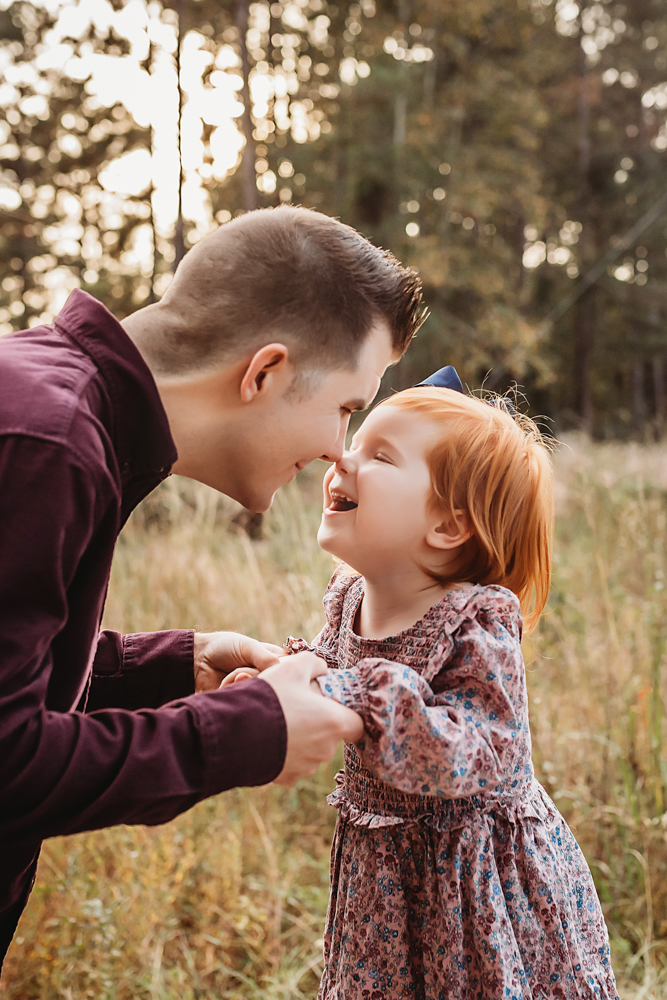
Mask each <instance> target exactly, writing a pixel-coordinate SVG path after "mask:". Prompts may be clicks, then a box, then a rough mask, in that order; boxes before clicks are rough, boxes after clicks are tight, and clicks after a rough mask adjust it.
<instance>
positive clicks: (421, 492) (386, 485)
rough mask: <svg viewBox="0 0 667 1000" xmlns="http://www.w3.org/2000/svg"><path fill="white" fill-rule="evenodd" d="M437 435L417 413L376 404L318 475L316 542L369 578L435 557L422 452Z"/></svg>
mask: <svg viewBox="0 0 667 1000" xmlns="http://www.w3.org/2000/svg"><path fill="white" fill-rule="evenodd" d="M441 434H442V428H438V427H437V426H436V425H435V424H434V423H432V422H431V421H429V420H428V418H425V417H424V416H423V414H413V413H410V412H406V411H405V410H399V409H398V408H396V407H393V406H391V405H389V406H380V407H378V408H377V409H376V410H374V411H373V412H372V413H371V414H370V415H369V416H368V417H367V418H366V420H365V421H364V423H363V425H362V427H361V428H360V429H359V430H358V431H357V433H356V434H355V436H354V438H353V439H352V446H351V448H350V450H349V451H346V452H345V454H344V455H343V457H342V459H341V460H340V461H339V462H336V464H335V465H332V466H331V468H329V469H328V471H327V473H326V475H325V477H324V513H323V515H322V523H321V525H320V530H319V532H318V535H317V540H318V542H319V544H320V545H321V547H322V548H323V549H325V551H327V552H331V553H333V555H335V556H338V558H339V559H343V560H344V561H345V562H346V563H348V564H349V565H350V566H352V567H353V569H356V570H357V571H358V572H360V573H362V574H363V575H364V576H365V577H367V578H369V579H370V578H372V577H377V576H378V574H383V573H394V572H396V571H398V572H401V571H405V570H408V569H412V570H414V568H415V567H416V566H418V565H422V564H423V563H424V559H425V556H427V555H428V554H429V552H430V554H431V555H433V549H431V547H430V546H429V544H428V543H427V536H428V534H429V531H431V530H432V529H433V525H434V522H435V521H436V520H437V517H436V515H435V514H434V512H433V509H432V507H431V506H430V504H429V501H430V497H431V477H430V473H429V469H428V465H427V455H428V454H429V452H430V450H431V448H432V447H433V446H434V445H435V443H436V441H437V439H438V437H439V436H441ZM426 561H428V560H426Z"/></svg>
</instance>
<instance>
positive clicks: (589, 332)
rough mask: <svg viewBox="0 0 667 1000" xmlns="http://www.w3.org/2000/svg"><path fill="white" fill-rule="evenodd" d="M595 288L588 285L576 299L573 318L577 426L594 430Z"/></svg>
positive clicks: (590, 432) (587, 432)
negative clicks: (592, 381) (592, 387)
mask: <svg viewBox="0 0 667 1000" xmlns="http://www.w3.org/2000/svg"><path fill="white" fill-rule="evenodd" d="M595 294H596V293H595V289H594V288H589V290H588V291H587V292H586V294H585V295H582V297H581V298H580V299H579V302H578V303H577V311H576V315H575V320H574V373H573V374H574V393H575V398H574V409H575V413H576V414H577V416H578V418H579V427H580V429H581V430H582V431H584V433H586V434H588V435H590V434H592V432H593V393H592V389H591V369H592V362H593V345H594V340H595Z"/></svg>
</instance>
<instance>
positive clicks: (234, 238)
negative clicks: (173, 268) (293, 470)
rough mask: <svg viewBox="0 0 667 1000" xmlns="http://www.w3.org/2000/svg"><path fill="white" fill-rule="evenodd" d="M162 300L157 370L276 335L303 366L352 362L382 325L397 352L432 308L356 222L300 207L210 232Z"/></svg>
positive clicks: (217, 358)
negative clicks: (426, 308) (348, 223)
mask: <svg viewBox="0 0 667 1000" xmlns="http://www.w3.org/2000/svg"><path fill="white" fill-rule="evenodd" d="M162 306H164V307H168V311H169V315H168V321H166V322H165V323H164V324H161V323H159V322H158V323H155V324H153V325H152V326H151V329H150V331H146V335H145V336H143V337H142V344H141V346H142V350H143V351H144V353H145V356H146V358H147V360H148V362H149V364H150V366H151V369H152V370H153V372H154V374H156V375H158V376H169V375H185V374H190V373H192V372H196V371H199V370H209V369H214V368H216V367H217V366H218V365H220V364H225V363H227V362H229V361H233V360H235V359H236V358H241V357H243V356H244V355H246V354H250V353H252V352H254V351H255V350H258V349H259V348H260V347H262V346H263V345H264V344H266V343H269V342H270V341H271V340H274V339H277V340H280V341H281V342H284V343H285V344H286V346H287V347H288V348H289V350H290V357H291V359H292V362H293V363H294V365H295V367H297V368H298V369H300V370H302V371H304V370H313V371H316V370H334V369H354V368H355V367H356V364H357V363H358V359H359V353H360V351H361V349H362V347H363V344H364V342H365V340H366V338H367V336H368V334H369V333H370V331H371V328H372V327H373V326H374V324H375V323H377V322H378V321H379V322H381V323H385V324H386V326H387V328H388V331H389V333H390V336H391V340H392V344H393V348H394V355H395V357H396V358H399V357H400V356H401V355H402V354H403V352H404V351H405V350H406V348H407V346H408V344H409V343H410V341H411V339H412V337H413V336H414V334H415V332H416V331H417V329H418V328H419V326H420V325H421V323H422V321H423V319H424V312H425V311H424V309H423V306H422V297H421V282H420V280H419V278H418V276H417V274H416V273H415V272H414V271H412V270H409V269H408V268H405V267H403V266H402V265H401V264H400V263H399V262H398V261H397V260H396V258H395V257H394V256H393V255H392V254H391V253H389V252H388V251H386V250H381V249H379V248H378V247H375V246H373V244H372V243H370V242H369V241H368V240H367V239H365V238H364V237H363V236H361V235H360V234H359V233H358V232H356V231H355V230H354V229H352V228H351V227H350V226H346V225H344V224H343V223H341V222H339V221H337V220H336V219H332V218H330V217H329V216H326V215H323V214H322V213H320V212H315V211H311V210H309V209H305V208H293V207H280V208H274V209H260V210H258V211H255V212H249V213H247V214H245V215H242V216H240V217H238V218H237V219H234V220H233V221H232V222H229V223H227V224H226V225H224V226H221V227H220V229H218V230H216V232H214V233H212V234H210V235H209V236H207V237H205V238H204V239H203V240H202V241H201V243H198V244H197V245H196V246H195V247H194V248H193V249H192V250H191V251H190V252H189V253H188V254H186V256H185V257H184V258H183V260H182V262H181V264H180V266H179V267H178V270H177V272H176V274H175V276H174V279H173V281H172V283H171V285H170V286H169V288H168V289H167V292H166V293H165V295H164V297H163V299H162V302H161V303H160V304H159V306H158V307H157V308H158V310H160V309H161V307H162ZM164 318H165V320H167V316H166V315H165V317H164Z"/></svg>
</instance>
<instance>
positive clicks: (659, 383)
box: [651, 354, 666, 441]
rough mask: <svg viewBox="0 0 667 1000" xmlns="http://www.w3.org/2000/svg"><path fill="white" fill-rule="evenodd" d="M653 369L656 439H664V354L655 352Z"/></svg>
mask: <svg viewBox="0 0 667 1000" xmlns="http://www.w3.org/2000/svg"><path fill="white" fill-rule="evenodd" d="M651 367H652V369H653V398H654V401H655V425H654V433H655V439H656V441H660V440H662V435H663V434H664V431H665V402H666V400H665V359H664V356H663V355H662V354H654V355H653V361H652V365H651Z"/></svg>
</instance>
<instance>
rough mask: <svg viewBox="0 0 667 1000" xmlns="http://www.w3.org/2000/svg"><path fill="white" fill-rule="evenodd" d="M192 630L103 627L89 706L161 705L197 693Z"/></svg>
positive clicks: (92, 708) (93, 708) (87, 700)
mask: <svg viewBox="0 0 667 1000" xmlns="http://www.w3.org/2000/svg"><path fill="white" fill-rule="evenodd" d="M194 691H195V680H194V632H193V631H192V630H191V629H188V630H185V629H174V630H170V631H166V632H136V633H132V634H130V635H121V634H120V633H119V632H112V631H111V630H110V629H105V630H104V631H103V632H100V635H99V638H98V641H97V650H96V652H95V659H94V660H93V673H92V677H91V683H90V689H89V691H88V693H87V697H86V698H85V700H84V703H83V704H82V706H81V707H82V708H83V709H85V711H86V712H94V711H96V710H98V709H100V708H127V709H131V710H136V709H138V708H159V707H160V706H161V705H166V704H167V703H168V702H170V701H176V699H178V698H185V697H187V696H188V695H190V694H194Z"/></svg>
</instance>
